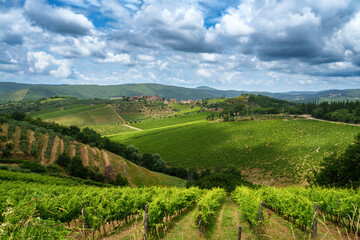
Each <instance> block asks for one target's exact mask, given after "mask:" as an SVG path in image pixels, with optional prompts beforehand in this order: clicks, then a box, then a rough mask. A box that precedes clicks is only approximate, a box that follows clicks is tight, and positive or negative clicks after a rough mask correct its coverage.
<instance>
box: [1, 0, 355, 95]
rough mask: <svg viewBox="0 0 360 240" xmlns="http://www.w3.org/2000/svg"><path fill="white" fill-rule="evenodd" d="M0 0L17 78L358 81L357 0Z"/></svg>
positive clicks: (4, 62)
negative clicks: (74, 67)
mask: <svg viewBox="0 0 360 240" xmlns="http://www.w3.org/2000/svg"><path fill="white" fill-rule="evenodd" d="M0 1H1V3H2V5H1V6H0V25H1V26H2V27H1V28H0V74H2V75H1V76H4V75H6V76H7V77H8V78H12V79H18V78H19V79H20V77H19V76H25V77H26V75H27V74H30V75H32V76H41V77H40V79H45V78H46V77H47V76H48V77H52V76H54V77H56V78H60V79H61V78H68V80H66V81H70V80H69V79H74V80H79V82H81V83H86V82H89V83H91V82H94V83H109V82H112V83H117V82H121V83H125V82H149V81H150V82H158V83H164V84H171V83H172V82H175V83H178V84H180V85H196V84H201V85H210V86H214V87H219V86H220V87H223V88H225V86H228V87H227V88H231V86H235V87H236V88H241V87H245V88H247V89H248V90H250V89H251V88H254V89H253V90H257V89H259V88H261V87H262V88H265V90H270V89H275V90H276V89H277V88H279V89H281V90H282V91H283V90H285V89H286V88H288V89H292V90H294V88H295V89H296V88H297V87H305V86H309V88H310V87H314V88H320V86H322V88H324V86H325V85H324V84H325V83H329V84H332V85H331V86H333V87H336V86H340V85H337V84H336V82H339V83H340V82H341V84H343V85H342V86H346V84H347V83H346V80H344V79H348V84H350V83H353V85H354V84H355V82H356V81H357V82H359V84H360V79H359V78H360V47H359V46H360V40H359V39H360V31H359V27H358V26H360V2H358V1H355V0H343V1H337V0H318V1H312V0H304V1H292V0H290V1H277V0H243V1H219V0H214V1H213V0H212V1H203V0H195V1H193V0H184V1H163V0H145V1H142V0H121V1H118V0H58V1H50V2H51V4H50V2H49V1H46V0H39V1H37V0H24V1H20V0H14V1H10V0H0ZM72 66H76V72H75V71H74V69H72ZM115 73H116V74H115ZM109 74H110V75H111V76H108V75H109ZM21 79H23V78H21ZM312 79H316V80H312ZM66 81H65V80H63V79H61V80H59V82H66ZM102 81H103V82H102ZM66 83H68V82H66ZM265 86H266V87H265ZM271 86H272V87H273V88H271ZM329 87H330V85H329ZM359 87H360V85H359ZM263 90H264V89H263Z"/></svg>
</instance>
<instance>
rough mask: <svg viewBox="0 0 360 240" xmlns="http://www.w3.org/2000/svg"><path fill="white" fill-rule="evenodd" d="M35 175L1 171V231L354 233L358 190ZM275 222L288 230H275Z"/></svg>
mask: <svg viewBox="0 0 360 240" xmlns="http://www.w3.org/2000/svg"><path fill="white" fill-rule="evenodd" d="M0 171H1V170H0ZM22 174H23V173H22ZM36 175H37V174H30V175H28V176H26V177H23V176H21V174H20V173H11V172H7V171H1V175H0V176H2V181H1V182H0V213H1V214H0V222H1V225H0V239H29V238H31V237H34V236H35V237H36V239H63V238H77V239H79V238H81V239H99V238H101V239H102V238H106V239H119V237H120V236H121V239H134V237H135V238H136V239H143V238H144V235H146V237H147V239H159V238H161V239H178V237H176V235H180V234H181V236H183V238H184V237H185V238H187V237H189V238H191V239H201V238H204V237H205V239H234V238H236V237H237V236H238V234H239V226H241V229H240V230H241V232H240V233H241V236H242V238H241V239H287V238H284V237H281V236H282V235H281V234H290V235H289V236H291V238H292V239H304V238H306V239H307V238H309V237H314V236H318V238H319V239H355V238H356V236H357V234H358V233H357V231H358V227H359V221H358V219H359V217H360V215H359V207H360V192H359V191H358V190H341V189H320V188H316V187H315V188H299V187H297V188H295V187H292V188H291V187H290V188H278V189H277V188H271V187H261V188H258V189H250V188H247V187H237V188H236V190H235V191H234V192H232V193H231V195H230V196H231V198H229V197H226V192H225V190H223V189H220V188H214V189H212V190H200V189H198V188H174V187H173V188H159V187H151V188H129V187H122V188H120V187H96V186H89V185H84V184H85V183H84V182H83V183H82V182H78V183H76V182H75V180H74V179H58V180H54V179H52V180H51V179H50V178H55V177H40V176H36ZM3 176H5V177H3ZM49 180H51V181H49ZM329 193H331V194H329ZM231 199H232V200H231ZM316 204H317V206H318V209H316V208H315V210H314V206H315V205H316ZM239 216H240V217H239ZM25 223H26V224H25ZM275 223H276V224H277V225H276V224H275ZM186 225H187V227H185V226H186ZM280 227H282V228H284V229H287V230H286V232H277V233H274V231H276V230H279V229H278V228H280ZM223 228H224V229H228V230H229V231H226V232H224V229H223ZM45 229H46V230H45ZM185 229H187V230H185ZM284 229H283V230H282V231H284ZM175 233H176V234H175ZM276 234H277V235H276ZM220 236H222V237H220ZM225 236H226V237H225ZM274 236H275V237H274ZM276 236H277V237H276ZM284 236H285V235H284Z"/></svg>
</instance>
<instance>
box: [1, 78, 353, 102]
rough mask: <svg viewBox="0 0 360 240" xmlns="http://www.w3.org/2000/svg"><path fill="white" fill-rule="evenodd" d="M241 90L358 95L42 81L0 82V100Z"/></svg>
mask: <svg viewBox="0 0 360 240" xmlns="http://www.w3.org/2000/svg"><path fill="white" fill-rule="evenodd" d="M243 93H252V94H262V95H265V96H269V97H273V98H278V99H282V100H287V101H293V102H309V101H316V102H319V101H344V100H350V101H354V100H358V99H360V89H350V90H336V89H335V90H326V91H319V92H309V91H304V92H298V91H297V92H287V93H271V92H247V91H236V90H218V89H215V88H211V87H207V86H200V87H197V88H185V87H177V86H168V85H161V84H152V83H141V84H124V85H108V86H103V85H45V84H24V83H10V82H0V102H8V101H21V100H30V99H41V98H47V97H53V96H73V97H77V98H80V99H90V98H103V99H110V98H113V97H122V96H127V97H132V96H136V95H158V96H160V97H163V98H165V99H170V98H175V99H177V100H189V99H191V100H197V99H204V98H219V97H237V96H240V95H241V94H243Z"/></svg>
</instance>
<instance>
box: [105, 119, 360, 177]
mask: <svg viewBox="0 0 360 240" xmlns="http://www.w3.org/2000/svg"><path fill="white" fill-rule="evenodd" d="M201 114H202V113H201ZM191 116H192V115H191V114H189V115H188V116H184V118H187V117H189V118H191ZM194 116H196V115H194ZM179 119H180V120H181V118H180V117H179ZM156 121H157V122H159V123H155V121H154V123H153V122H152V120H146V121H142V122H141V123H137V124H136V125H135V126H138V127H141V126H142V125H143V127H144V128H147V127H148V126H149V128H150V127H151V125H152V126H157V124H159V125H161V122H162V121H164V122H170V121H177V119H176V118H173V119H172V118H171V119H159V120H156ZM359 131H360V129H359V127H358V126H349V125H340V124H333V123H328V122H319V121H313V120H301V119H299V120H286V119H285V120H264V121H239V122H226V123H223V122H220V123H214V122H206V121H204V120H199V121H189V122H186V123H181V124H176V125H169V126H166V127H158V128H151V129H147V130H144V131H139V132H131V133H123V134H118V135H113V136H111V137H110V138H111V139H112V140H114V141H120V142H122V143H125V144H133V145H135V146H137V147H138V148H139V149H141V151H144V152H158V153H159V154H160V155H161V156H162V157H163V159H164V160H165V161H167V162H168V163H169V164H171V165H174V166H183V167H194V168H200V169H201V168H204V167H205V166H206V167H208V168H216V167H218V166H219V165H220V166H223V167H225V166H232V165H236V166H242V167H243V168H246V169H247V171H245V172H244V173H245V174H249V175H251V176H250V177H251V178H250V179H249V181H251V182H253V183H258V182H264V181H266V182H268V181H272V182H276V183H281V182H289V181H290V182H292V181H299V180H301V179H302V178H303V176H304V175H305V174H307V171H308V170H309V169H312V168H317V167H318V166H319V163H320V161H321V159H322V158H323V157H324V156H328V155H329V154H330V153H331V152H341V151H343V149H344V148H345V146H347V145H348V144H350V143H351V142H352V141H353V138H354V136H355V135H356V134H357V133H358V132H359ZM169 149H172V150H171V151H169ZM194 159H196V161H194Z"/></svg>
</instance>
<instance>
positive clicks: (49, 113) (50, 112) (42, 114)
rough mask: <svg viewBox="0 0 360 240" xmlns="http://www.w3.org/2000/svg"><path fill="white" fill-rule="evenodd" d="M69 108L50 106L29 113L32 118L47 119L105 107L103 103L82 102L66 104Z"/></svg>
mask: <svg viewBox="0 0 360 240" xmlns="http://www.w3.org/2000/svg"><path fill="white" fill-rule="evenodd" d="M66 107H69V108H70V109H67V110H64V111H61V110H60V109H58V108H51V109H47V110H43V111H38V112H32V113H30V116H32V117H34V118H37V117H39V118H41V119H49V118H57V117H63V116H66V115H70V114H75V113H80V112H84V111H89V110H94V109H97V108H101V107H105V105H94V106H88V105H82V104H74V105H73V106H71V105H70V106H66Z"/></svg>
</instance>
